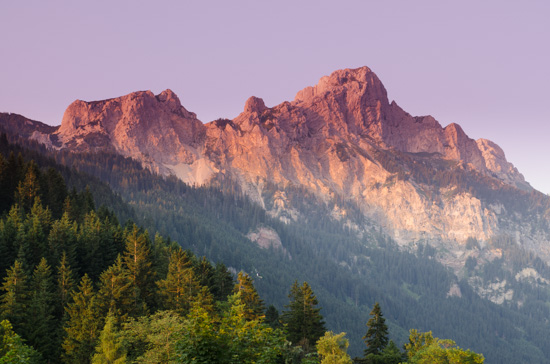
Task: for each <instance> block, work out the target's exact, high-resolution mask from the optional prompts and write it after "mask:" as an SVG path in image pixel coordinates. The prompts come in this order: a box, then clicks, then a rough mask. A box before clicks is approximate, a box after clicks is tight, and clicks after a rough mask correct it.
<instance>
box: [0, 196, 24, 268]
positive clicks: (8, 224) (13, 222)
mask: <svg viewBox="0 0 550 364" xmlns="http://www.w3.org/2000/svg"><path fill="white" fill-rule="evenodd" d="M22 224H23V210H22V209H21V208H20V207H19V205H17V204H15V205H13V206H12V207H11V208H10V211H9V214H8V216H7V218H6V219H3V220H2V222H1V223H0V233H1V234H0V269H1V271H0V275H2V276H4V274H5V271H6V270H7V269H8V268H9V267H10V266H11V265H12V264H13V262H14V260H15V259H16V258H17V253H18V252H19V244H18V242H17V235H18V231H19V229H20V225H22Z"/></svg>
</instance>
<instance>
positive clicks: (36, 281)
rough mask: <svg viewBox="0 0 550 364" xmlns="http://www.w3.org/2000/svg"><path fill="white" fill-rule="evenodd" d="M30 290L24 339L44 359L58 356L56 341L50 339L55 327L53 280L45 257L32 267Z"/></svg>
mask: <svg viewBox="0 0 550 364" xmlns="http://www.w3.org/2000/svg"><path fill="white" fill-rule="evenodd" d="M31 283H32V291H31V295H30V302H29V308H28V312H27V317H26V325H25V326H26V329H25V332H26V339H27V340H28V342H29V344H30V345H32V346H33V347H34V348H35V349H37V350H38V351H39V352H41V353H42V355H43V356H44V358H45V359H46V360H55V358H56V357H58V347H57V345H58V343H57V342H56V341H55V340H52V338H51V333H52V331H55V330H52V329H53V328H55V327H56V320H55V317H54V315H53V313H54V305H53V298H54V297H53V282H52V273H51V268H50V266H49V265H48V263H47V262H46V259H45V258H42V259H41V260H40V263H39V264H38V265H37V266H36V268H35V269H34V273H33V276H32V282H31Z"/></svg>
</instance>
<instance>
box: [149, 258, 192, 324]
mask: <svg viewBox="0 0 550 364" xmlns="http://www.w3.org/2000/svg"><path fill="white" fill-rule="evenodd" d="M157 286H158V288H159V295H160V296H161V297H162V305H163V307H164V308H165V309H168V310H175V311H177V312H179V313H181V314H186V313H187V312H188V311H189V309H190V307H191V306H190V305H191V302H192V301H193V300H194V298H195V297H196V296H197V294H198V293H199V291H200V285H199V282H198V280H197V278H196V275H195V272H194V270H193V268H192V266H191V260H190V259H189V256H188V254H187V253H186V252H184V251H183V250H182V249H179V248H176V249H174V250H173V251H172V254H171V255H170V262H169V264H168V274H167V275H166V279H162V280H159V281H158V282H157Z"/></svg>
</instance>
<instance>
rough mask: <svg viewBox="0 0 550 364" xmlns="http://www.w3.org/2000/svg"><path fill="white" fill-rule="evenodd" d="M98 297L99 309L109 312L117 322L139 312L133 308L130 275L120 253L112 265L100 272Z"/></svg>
mask: <svg viewBox="0 0 550 364" xmlns="http://www.w3.org/2000/svg"><path fill="white" fill-rule="evenodd" d="M98 299H99V305H100V307H101V311H102V312H103V313H107V312H109V313H110V314H111V315H112V316H113V317H114V318H115V319H116V320H117V321H118V322H121V321H126V319H127V318H128V316H134V317H135V316H137V315H139V314H140V312H138V311H136V310H134V309H133V308H134V305H133V302H134V294H133V289H132V284H131V281H130V275H129V272H128V269H126V267H124V265H123V263H122V257H121V256H120V255H119V256H118V258H117V259H116V261H115V263H114V264H113V265H111V266H110V267H109V268H108V269H107V270H105V271H104V272H103V273H101V277H100V284H99V292H98Z"/></svg>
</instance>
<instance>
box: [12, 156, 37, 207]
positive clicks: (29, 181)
mask: <svg viewBox="0 0 550 364" xmlns="http://www.w3.org/2000/svg"><path fill="white" fill-rule="evenodd" d="M39 175H40V170H39V169H38V166H37V165H36V163H35V162H34V161H31V162H30V163H29V165H28V166H27V171H26V173H25V178H24V179H23V180H22V181H20V182H19V185H18V186H17V191H16V200H17V203H18V204H19V205H20V206H21V207H22V208H23V209H24V210H25V212H30V211H31V208H32V206H33V204H34V199H35V198H37V197H38V196H39V195H40V184H39V183H38V178H39Z"/></svg>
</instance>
